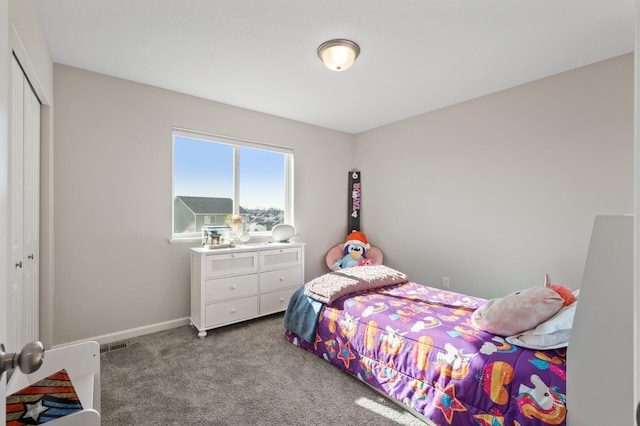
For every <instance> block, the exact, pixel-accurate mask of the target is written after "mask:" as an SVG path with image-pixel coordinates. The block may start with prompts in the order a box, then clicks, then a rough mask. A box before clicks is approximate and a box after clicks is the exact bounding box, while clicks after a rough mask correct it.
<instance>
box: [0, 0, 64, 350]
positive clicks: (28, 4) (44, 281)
mask: <svg viewBox="0 0 640 426" xmlns="http://www.w3.org/2000/svg"><path fill="white" fill-rule="evenodd" d="M8 6H9V7H8V12H9V16H8V22H7V23H8V25H7V27H6V28H3V32H4V31H6V33H4V34H3V37H4V36H6V37H7V39H8V43H9V46H8V47H9V51H8V52H4V50H0V54H2V55H3V59H2V61H3V62H2V63H3V64H4V61H9V62H8V63H10V58H11V56H10V55H11V54H12V52H13V54H15V55H16V57H17V58H18V60H19V61H20V64H21V66H22V67H23V70H24V73H25V75H26V76H27V78H28V79H29V82H30V83H31V85H32V87H33V89H34V91H35V92H36V94H37V95H38V98H39V100H40V102H41V103H42V105H43V106H42V107H41V113H40V117H41V123H40V127H41V134H40V140H41V147H40V155H41V170H40V191H41V197H40V259H39V266H40V340H42V341H43V342H44V343H45V345H47V347H49V346H50V343H51V339H52V334H53V328H52V318H53V297H52V295H53V291H54V273H53V267H54V265H53V262H54V261H53V209H52V207H53V181H52V177H53V164H52V162H51V160H52V156H51V154H52V150H53V61H52V60H51V54H50V53H49V47H48V46H47V43H46V41H45V38H44V34H43V32H42V31H41V28H40V22H39V19H38V16H37V13H36V10H35V7H34V4H33V1H31V0H10V1H9V2H8ZM5 53H6V55H5ZM0 75H2V79H1V80H0V84H2V85H3V90H5V89H7V88H8V87H9V86H6V87H4V85H5V84H7V85H8V81H10V78H9V76H10V71H8V72H6V73H0ZM5 77H6V78H7V80H6V81H5ZM9 105H10V102H9ZM0 114H2V120H5V119H7V118H8V117H9V111H7V110H2V111H1V112H0ZM2 132H3V133H4V129H3V130H2ZM0 157H1V156H0ZM2 165H5V167H0V169H2V170H3V172H6V171H8V170H9V163H8V159H5V158H0V166H2ZM1 189H2V188H0V190H1ZM9 203H10V201H9V200H8V201H7V205H8V204H9ZM2 205H3V206H4V205H5V204H2ZM8 211H9V212H10V211H11V206H10V205H8ZM8 223H10V221H9V222H8ZM8 223H4V222H3V223H2V224H1V225H0V227H1V228H0V229H2V230H3V231H5V232H2V233H3V234H4V235H8V234H9V232H8V226H9V225H8ZM0 240H1V239H0ZM0 243H2V241H0ZM3 248H4V246H3ZM1 253H2V250H0V256H1V257H0V259H3V260H4V259H8V258H9V257H8V256H9V255H2V254H1ZM3 275H4V274H3ZM5 276H6V275H5ZM7 282H9V280H7ZM2 312H5V311H4V310H2ZM12 349H16V348H12Z"/></svg>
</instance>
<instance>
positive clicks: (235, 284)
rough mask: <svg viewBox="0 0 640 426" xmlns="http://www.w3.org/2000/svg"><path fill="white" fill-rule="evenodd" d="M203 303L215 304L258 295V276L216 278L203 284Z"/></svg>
mask: <svg viewBox="0 0 640 426" xmlns="http://www.w3.org/2000/svg"><path fill="white" fill-rule="evenodd" d="M205 286H206V287H205V288H206V290H205V291H206V293H205V302H207V303H208V302H215V301H219V300H225V299H233V298H237V297H246V296H254V295H256V294H258V274H249V275H239V276H237V277H226V278H216V279H214V280H207V281H206V283H205Z"/></svg>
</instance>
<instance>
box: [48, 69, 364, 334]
mask: <svg viewBox="0 0 640 426" xmlns="http://www.w3.org/2000/svg"><path fill="white" fill-rule="evenodd" d="M55 94H56V115H55V131H56V137H55V141H56V143H55V211H56V220H55V234H56V240H55V253H56V293H55V343H56V344H62V343H66V342H71V341H76V340H82V339H87V338H93V337H96V336H105V335H109V334H111V333H117V332H120V331H123V330H130V329H134V328H138V327H142V328H144V327H147V326H149V325H153V324H158V323H164V322H167V321H169V322H171V321H174V320H177V319H183V318H186V317H188V316H189V262H190V260H189V250H188V248H189V245H185V244H174V245H170V244H169V243H168V238H169V237H170V233H171V205H172V199H171V197H172V189H171V179H172V169H171V156H172V139H171V129H172V126H179V127H184V128H189V129H194V130H200V131H205V132H211V133H217V134H223V135H228V136H235V137H240V138H245V139H251V140H257V141H263V142H267V143H273V144H278V145H284V146H290V147H293V149H294V154H295V188H294V191H295V206H294V208H295V215H296V216H295V217H296V221H295V227H296V230H297V231H298V232H299V234H300V235H299V237H298V238H297V240H298V241H304V242H306V243H307V247H306V249H307V252H306V265H305V267H306V275H307V277H314V276H317V275H319V274H321V273H324V272H325V269H324V255H325V254H326V250H328V248H330V247H331V246H333V245H335V244H336V243H337V242H339V241H341V240H342V239H343V238H344V235H343V234H344V229H345V228H346V207H345V204H346V203H345V197H346V187H347V183H346V176H347V171H348V170H349V169H350V168H351V167H352V158H353V137H352V136H351V135H348V134H344V133H340V132H336V131H331V130H327V129H322V128H318V127H314V126H309V125H306V124H301V123H298V122H294V121H290V120H285V119H281V118H277V117H273V116H269V115H266V114H261V113H257V112H253V111H248V110H244V109H240V108H235V107H231V106H228V105H223V104H219V103H215V102H210V101H206V100H203V99H199V98H194V97H191V96H186V95H181V94H177V93H174V92H170V91H167V90H161V89H157V88H153V87H150V86H145V85H141V84H137V83H133V82H130V81H125V80H120V79H116V78H112V77H108V76H105V75H100V74H95V73H91V72H87V71H83V70H79V69H76V68H71V67H67V66H63V65H56V66H55ZM107 340H108V339H107ZM103 341H104V339H103Z"/></svg>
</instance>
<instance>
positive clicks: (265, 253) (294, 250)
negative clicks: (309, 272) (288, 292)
mask: <svg viewBox="0 0 640 426" xmlns="http://www.w3.org/2000/svg"><path fill="white" fill-rule="evenodd" d="M301 263H302V248H300V247H291V248H277V249H270V250H261V251H260V270H261V271H265V270H269V269H277V268H286V267H287V266H295V265H300V264H301Z"/></svg>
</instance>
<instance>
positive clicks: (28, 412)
mask: <svg viewBox="0 0 640 426" xmlns="http://www.w3.org/2000/svg"><path fill="white" fill-rule="evenodd" d="M16 374H20V373H16ZM76 411H82V404H81V403H80V400H79V399H78V395H77V394H76V390H75V388H74V387H73V384H71V379H70V378H69V374H67V371H66V370H64V369H63V370H60V371H58V372H57V373H55V374H52V375H51V376H49V377H47V378H45V379H42V380H40V381H38V382H36V383H34V384H32V385H31V386H29V387H26V388H24V389H22V390H20V391H18V392H16V393H14V394H13V395H10V396H8V397H7V426H22V425H39V424H43V423H47V422H50V421H52V420H56V419H57V418H59V417H63V416H66V415H69V414H71V413H75V412H76Z"/></svg>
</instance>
